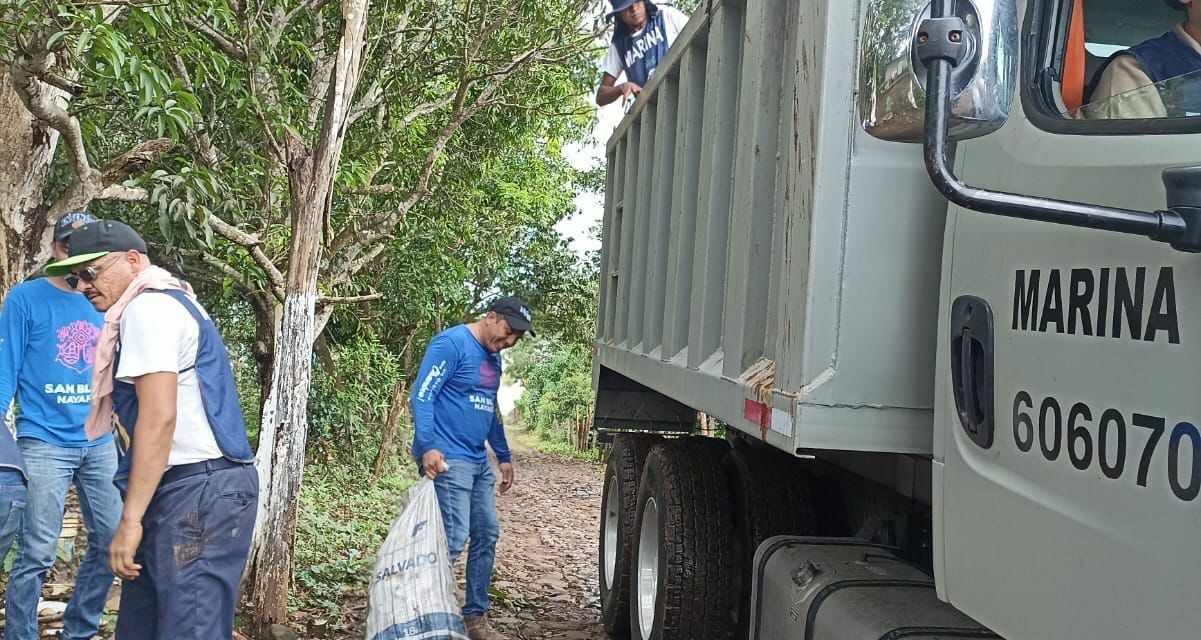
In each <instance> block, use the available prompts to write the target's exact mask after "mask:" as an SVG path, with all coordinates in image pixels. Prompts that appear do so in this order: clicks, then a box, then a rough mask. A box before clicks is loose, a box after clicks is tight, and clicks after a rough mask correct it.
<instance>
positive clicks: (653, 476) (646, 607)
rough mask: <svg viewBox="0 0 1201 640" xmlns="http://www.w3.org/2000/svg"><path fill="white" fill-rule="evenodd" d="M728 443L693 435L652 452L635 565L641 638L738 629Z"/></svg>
mask: <svg viewBox="0 0 1201 640" xmlns="http://www.w3.org/2000/svg"><path fill="white" fill-rule="evenodd" d="M728 450H729V447H727V446H725V444H724V443H723V442H721V441H720V440H714V439H712V438H703V439H701V438H686V439H680V440H673V441H667V442H664V443H662V444H659V445H656V446H655V447H654V448H653V449H651V452H650V455H648V456H647V458H646V466H645V467H644V469H643V472H642V483H641V485H640V486H639V487H638V503H637V504H638V512H637V513H638V515H637V519H636V523H635V532H636V535H637V538H636V539H635V543H634V557H633V567H632V569H631V577H632V580H631V593H630V602H631V606H630V632H631V636H632V637H633V638H634V639H635V640H728V638H730V637H731V633H732V631H733V627H732V625H731V619H730V615H729V596H730V583H729V579H728V574H729V570H730V542H729V531H730V505H729V486H728V483H727V481H726V478H725V473H724V471H723V469H722V460H723V458H724V456H725V453H726V452H727V451H728Z"/></svg>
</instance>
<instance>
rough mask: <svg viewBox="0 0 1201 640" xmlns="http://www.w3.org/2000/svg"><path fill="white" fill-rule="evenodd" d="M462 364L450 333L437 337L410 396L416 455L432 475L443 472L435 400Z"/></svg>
mask: <svg viewBox="0 0 1201 640" xmlns="http://www.w3.org/2000/svg"><path fill="white" fill-rule="evenodd" d="M458 364H459V353H458V350H457V349H456V348H455V345H454V343H453V342H452V341H451V340H450V338H448V337H446V336H436V337H435V338H434V339H433V340H431V341H430V344H429V346H428V347H426V349H425V356H424V357H422V359H421V368H420V369H418V370H417V382H416V384H415V385H414V386H413V392H412V394H411V395H410V396H409V406H410V407H411V408H412V412H413V454H414V455H416V456H417V459H418V460H421V466H422V469H423V470H424V471H425V473H426V475H427V476H429V477H431V478H432V477H433V476H435V475H437V474H438V472H439V471H441V466H440V465H441V463H442V446H441V443H440V442H438V435H437V432H436V431H435V429H434V402H435V400H437V398H438V394H439V393H440V392H441V391H442V387H443V386H444V385H445V384H446V381H447V380H448V379H449V378H450V376H451V375H452V374H453V373H454V370H455V368H456V367H457V366H458ZM427 454H428V455H427ZM431 472H432V475H431Z"/></svg>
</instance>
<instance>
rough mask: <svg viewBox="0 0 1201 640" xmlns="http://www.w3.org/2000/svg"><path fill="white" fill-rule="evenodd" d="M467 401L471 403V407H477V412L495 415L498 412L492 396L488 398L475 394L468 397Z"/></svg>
mask: <svg viewBox="0 0 1201 640" xmlns="http://www.w3.org/2000/svg"><path fill="white" fill-rule="evenodd" d="M467 400H468V401H470V402H471V406H472V407H475V410H476V411H483V412H485V413H495V412H496V404H495V403H494V401H493V400H492V397H491V396H486V395H483V394H480V393H473V394H471V395H469V396H467Z"/></svg>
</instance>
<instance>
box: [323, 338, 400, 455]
mask: <svg viewBox="0 0 1201 640" xmlns="http://www.w3.org/2000/svg"><path fill="white" fill-rule="evenodd" d="M333 364H334V368H333V370H332V371H326V370H325V368H324V367H322V366H317V367H314V369H313V386H312V388H311V389H310V390H309V438H310V439H311V440H310V442H311V445H310V447H309V456H310V457H314V456H316V457H319V458H320V459H323V460H327V461H331V460H336V461H338V462H339V463H342V464H343V465H344V466H345V467H346V468H348V469H354V470H356V471H363V470H365V469H366V468H367V467H368V465H369V464H370V463H371V460H372V458H373V456H374V455H375V452H376V450H378V448H379V432H380V429H381V428H382V426H383V420H384V417H385V416H386V415H387V413H388V404H389V402H390V400H391V396H392V387H393V384H394V383H395V382H396V380H397V378H399V377H400V376H401V371H400V363H399V361H398V360H397V358H396V356H395V355H393V354H392V353H390V352H388V351H387V350H386V349H385V348H384V346H383V345H381V344H380V343H379V342H378V341H377V340H374V339H370V338H365V337H359V338H355V339H354V340H353V341H351V342H350V343H349V344H347V345H344V346H342V347H340V348H338V349H337V351H335V352H334V354H333ZM364 472H365V471H364Z"/></svg>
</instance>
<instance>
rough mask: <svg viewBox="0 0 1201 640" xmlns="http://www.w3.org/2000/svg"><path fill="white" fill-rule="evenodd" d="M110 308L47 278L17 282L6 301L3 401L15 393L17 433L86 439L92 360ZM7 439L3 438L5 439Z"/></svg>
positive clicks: (1, 326)
mask: <svg viewBox="0 0 1201 640" xmlns="http://www.w3.org/2000/svg"><path fill="white" fill-rule="evenodd" d="M103 320H104V316H103V315H102V314H100V313H99V312H97V311H96V310H95V309H93V308H92V305H91V303H89V302H88V301H87V298H84V297H83V296H82V295H79V294H78V293H72V292H69V291H63V290H62V289H59V288H58V287H56V286H54V285H53V284H51V283H50V281H49V280H47V279H45V278H39V279H37V280H31V281H29V282H23V283H21V284H19V285H17V286H15V287H13V288H12V291H10V292H9V294H8V297H7V298H5V300H4V307H3V309H0V407H3V408H5V409H7V408H8V405H9V403H10V402H12V399H13V395H16V397H17V405H18V406H19V408H20V412H19V414H18V415H17V437H18V438H35V439H37V440H41V441H43V442H48V443H50V444H53V445H57V446H60V447H87V446H95V445H99V444H104V443H107V442H109V441H110V440H111V439H112V436H111V435H106V436H104V437H102V438H98V439H96V440H93V441H91V442H89V441H88V439H87V436H85V435H84V433H83V423H84V420H85V419H86V418H87V415H88V405H89V404H90V403H91V400H92V360H93V358H94V357H95V353H96V338H97V337H98V336H99V335H100V326H101V324H102V323H103ZM0 446H4V445H0Z"/></svg>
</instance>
